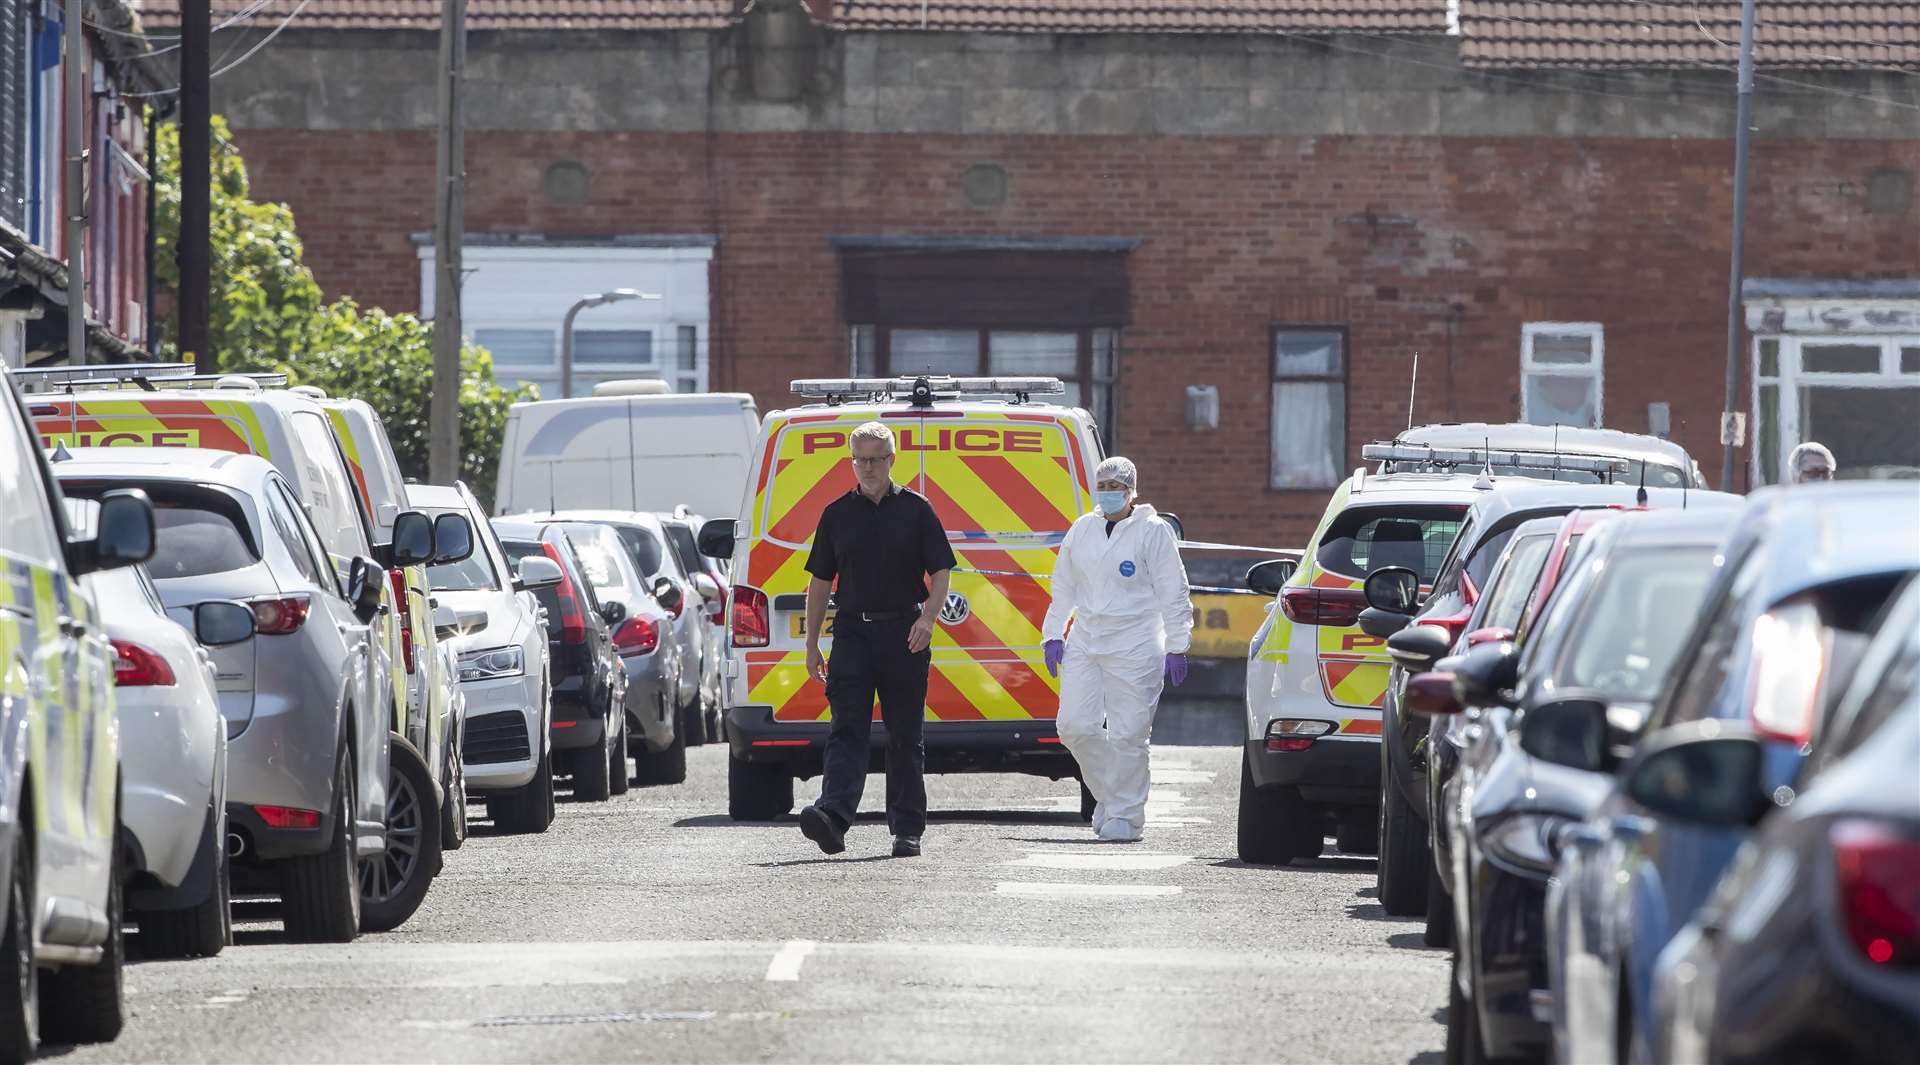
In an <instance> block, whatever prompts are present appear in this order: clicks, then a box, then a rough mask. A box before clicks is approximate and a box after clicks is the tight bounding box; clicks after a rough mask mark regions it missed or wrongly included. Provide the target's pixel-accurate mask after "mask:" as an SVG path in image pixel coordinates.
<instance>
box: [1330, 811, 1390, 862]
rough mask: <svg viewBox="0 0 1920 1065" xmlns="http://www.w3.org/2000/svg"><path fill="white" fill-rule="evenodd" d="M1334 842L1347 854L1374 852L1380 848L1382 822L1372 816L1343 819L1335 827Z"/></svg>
mask: <svg viewBox="0 0 1920 1065" xmlns="http://www.w3.org/2000/svg"><path fill="white" fill-rule="evenodd" d="M1333 842H1334V845H1335V846H1337V847H1339V848H1340V850H1341V851H1342V852H1344V853H1346V854H1374V853H1376V852H1378V851H1379V850H1380V824H1379V822H1378V820H1376V819H1375V818H1371V817H1369V818H1367V819H1366V820H1364V821H1342V822H1340V824H1339V825H1338V826H1337V827H1336V828H1335V829H1334V833H1333Z"/></svg>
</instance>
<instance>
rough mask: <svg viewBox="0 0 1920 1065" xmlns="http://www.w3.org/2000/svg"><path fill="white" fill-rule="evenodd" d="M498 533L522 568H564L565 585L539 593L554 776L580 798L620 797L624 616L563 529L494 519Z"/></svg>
mask: <svg viewBox="0 0 1920 1065" xmlns="http://www.w3.org/2000/svg"><path fill="white" fill-rule="evenodd" d="M493 531H494V534H495V535H496V536H498V537H499V540H500V549H501V550H502V551H503V552H505V554H506V556H507V558H508V560H509V561H511V562H512V563H513V564H515V565H516V566H522V565H524V563H526V562H537V561H539V560H542V559H544V560H545V561H547V562H550V563H552V564H553V565H555V566H557V567H558V568H559V570H560V575H561V579H560V580H559V581H556V582H553V583H551V584H548V583H546V582H545V581H544V580H542V581H540V582H537V583H539V585H540V586H539V587H535V588H534V593H535V595H536V596H538V598H539V600H540V605H541V606H542V607H543V608H545V610H546V618H547V658H548V665H547V669H548V676H549V678H550V683H549V688H548V698H549V702H550V703H551V705H552V708H553V709H552V714H553V719H552V722H551V724H550V729H551V733H552V737H553V739H552V751H553V758H552V772H553V773H554V774H556V775H561V776H570V777H572V778H573V793H574V797H575V798H579V799H585V800H587V801H588V802H604V801H605V800H606V799H607V798H608V797H610V796H611V795H612V794H613V791H612V789H613V768H614V763H615V761H616V759H618V760H619V761H621V762H623V763H624V761H625V759H624V757H621V756H622V755H623V754H624V752H623V750H622V749H621V747H620V744H619V742H618V737H619V735H620V730H621V728H622V726H623V725H624V724H625V722H626V713H625V707H626V697H627V690H626V689H627V672H626V669H625V667H623V666H622V665H621V664H620V657H619V654H618V652H617V651H616V650H615V648H614V645H613V626H614V625H615V624H617V623H618V622H620V621H621V620H624V618H625V617H626V614H625V611H624V610H623V609H621V608H619V607H609V606H606V605H603V604H602V603H601V601H600V597H599V596H598V595H597V594H596V593H595V592H594V590H593V584H592V582H590V581H589V580H587V578H586V566H585V565H584V564H583V563H582V562H581V560H580V555H579V552H578V551H576V550H575V549H574V546H573V542H572V541H571V540H569V539H568V538H567V533H566V530H565V529H564V528H563V527H562V526H561V525H559V524H542V523H540V522H538V521H533V520H524V519H516V518H495V519H494V520H493ZM519 572H520V577H521V579H522V581H523V582H524V583H526V584H528V585H529V586H533V585H534V584H535V583H536V582H535V581H534V580H533V579H532V576H533V574H531V573H529V571H527V570H525V569H521V570H520V571H519Z"/></svg>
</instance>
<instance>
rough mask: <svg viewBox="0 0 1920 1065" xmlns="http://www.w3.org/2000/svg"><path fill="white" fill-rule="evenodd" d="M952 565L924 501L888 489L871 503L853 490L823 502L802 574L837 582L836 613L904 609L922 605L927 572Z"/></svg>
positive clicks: (943, 537)
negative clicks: (805, 568)
mask: <svg viewBox="0 0 1920 1065" xmlns="http://www.w3.org/2000/svg"><path fill="white" fill-rule="evenodd" d="M953 566H954V557H953V548H951V547H948V546H947V531H946V529H945V528H944V527H942V526H941V524H940V516H939V515H938V514H935V513H934V512H933V504H931V503H929V502H927V497H926V496H923V495H921V494H920V493H918V492H915V491H913V490H911V489H907V488H902V487H900V486H899V485H897V484H896V485H894V486H893V489H892V491H890V492H888V493H887V494H886V495H885V496H882V497H881V499H880V502H878V503H875V502H874V501H873V500H871V499H868V498H867V497H866V496H864V495H861V494H860V490H859V489H858V488H856V489H854V490H853V491H851V492H848V493H847V494H846V495H843V496H841V497H840V498H839V499H836V500H834V501H833V502H831V503H829V504H827V509H825V510H823V511H821V512H820V528H819V530H818V531H816V532H815V533H814V536H813V553H812V554H810V555H808V556H807V572H808V573H811V574H813V575H814V576H816V577H818V578H820V579H821V580H823V581H831V580H833V579H834V578H836V577H838V578H839V581H840V583H839V585H838V586H837V587H836V588H835V590H834V594H833V601H834V604H835V607H836V608H837V609H840V610H849V611H870V612H874V613H879V612H881V611H889V610H906V609H909V608H911V607H913V606H916V605H918V604H920V603H924V602H926V601H927V574H929V573H938V572H939V571H941V570H943V569H952V568H953Z"/></svg>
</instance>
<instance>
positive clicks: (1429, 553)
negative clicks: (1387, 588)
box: [1315, 506, 1467, 584]
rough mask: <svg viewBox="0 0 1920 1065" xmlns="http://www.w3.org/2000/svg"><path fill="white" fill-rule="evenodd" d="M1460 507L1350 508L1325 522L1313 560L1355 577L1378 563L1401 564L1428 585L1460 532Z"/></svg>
mask: <svg viewBox="0 0 1920 1065" xmlns="http://www.w3.org/2000/svg"><path fill="white" fill-rule="evenodd" d="M1466 512H1467V508H1465V507H1451V506H1405V507H1393V508H1385V507H1351V508H1349V509H1347V510H1346V511H1345V512H1344V513H1342V514H1340V515H1339V516H1338V517H1336V518H1334V519H1333V522H1332V524H1330V525H1328V526H1327V531H1326V533H1325V534H1324V535H1323V536H1321V538H1320V548H1319V550H1318V552H1316V554H1315V561H1316V562H1318V563H1319V565H1320V568H1321V569H1323V570H1326V571H1328V572H1330V573H1335V574H1339V575H1341V576H1344V577H1352V578H1354V579H1356V580H1358V579H1361V578H1364V577H1365V576H1366V575H1367V574H1369V573H1372V572H1373V571H1374V570H1377V569H1380V568H1381V567H1383V566H1404V567H1406V568H1407V569H1410V570H1412V571H1414V572H1415V573H1418V574H1419V575H1420V583H1421V584H1432V583H1433V579H1434V577H1435V576H1436V575H1437V574H1438V573H1439V572H1440V563H1441V560H1443V559H1445V558H1446V556H1447V549H1448V548H1450V547H1452V546H1453V540H1454V537H1456V536H1458V535H1459V534H1460V519H1461V518H1462V516H1464V515H1465V514H1466Z"/></svg>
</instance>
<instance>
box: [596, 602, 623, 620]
mask: <svg viewBox="0 0 1920 1065" xmlns="http://www.w3.org/2000/svg"><path fill="white" fill-rule="evenodd" d="M600 616H601V618H603V619H605V621H606V623H607V624H609V625H618V624H620V623H621V622H623V621H625V620H627V604H625V603H622V602H621V601H619V600H618V599H609V600H607V601H606V602H604V603H601V604H600Z"/></svg>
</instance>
